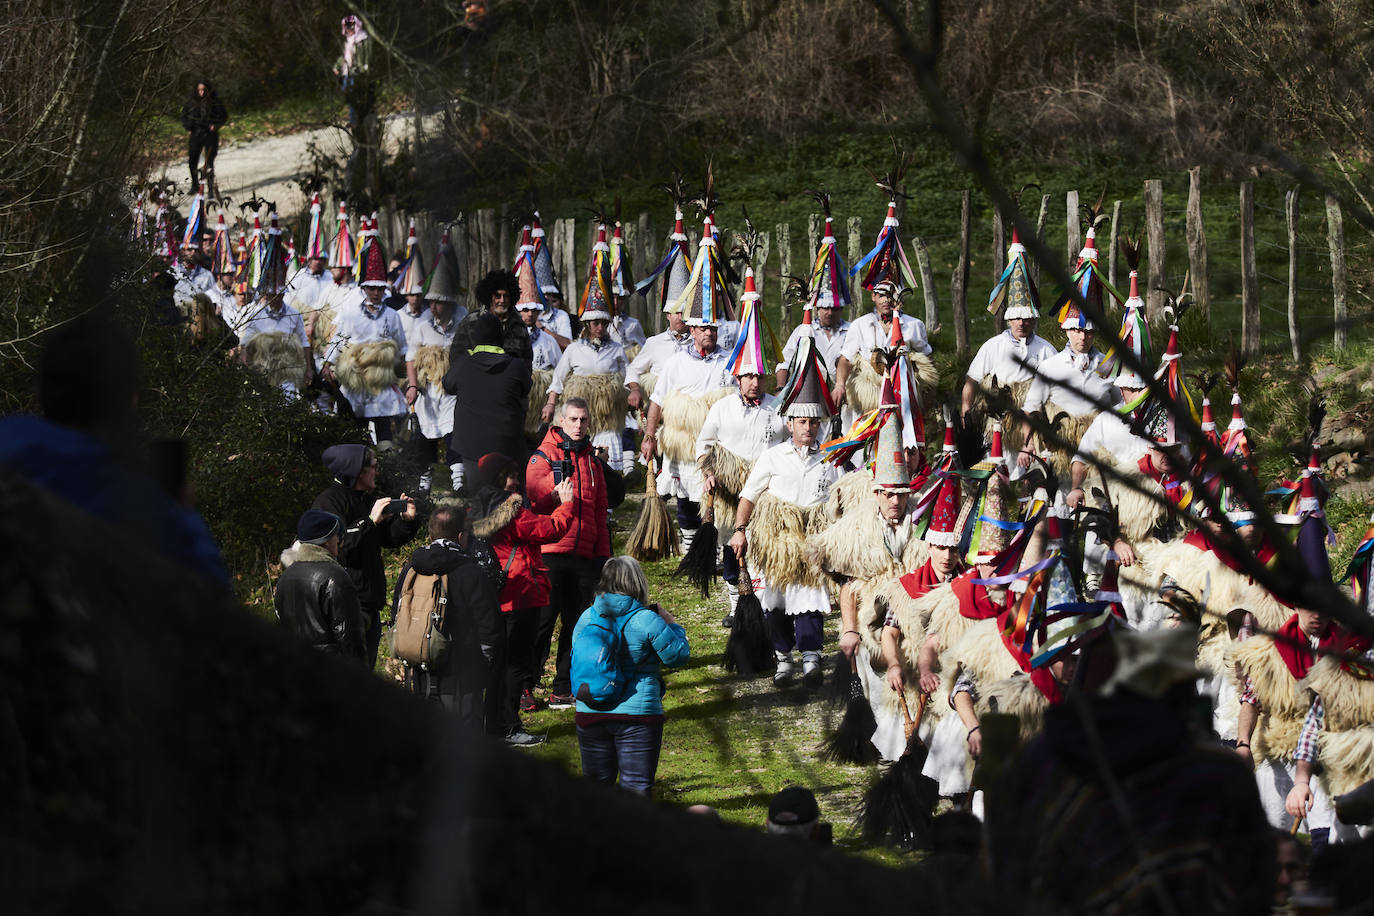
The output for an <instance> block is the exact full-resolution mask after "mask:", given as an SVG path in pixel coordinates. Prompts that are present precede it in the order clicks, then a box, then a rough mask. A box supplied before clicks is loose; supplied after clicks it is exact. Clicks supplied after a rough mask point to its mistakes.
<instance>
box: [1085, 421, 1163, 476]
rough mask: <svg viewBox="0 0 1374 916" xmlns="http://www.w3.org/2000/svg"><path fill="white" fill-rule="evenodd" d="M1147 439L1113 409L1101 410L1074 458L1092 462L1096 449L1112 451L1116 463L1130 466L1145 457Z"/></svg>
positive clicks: (1109, 452)
mask: <svg viewBox="0 0 1374 916" xmlns="http://www.w3.org/2000/svg"><path fill="white" fill-rule="evenodd" d="M1149 450H1150V443H1149V442H1148V441H1147V440H1145V439H1142V438H1141V437H1139V436H1137V435H1135V434H1134V433H1132V432H1131V425H1130V423H1129V422H1128V421H1127V420H1126V419H1125V418H1123V417H1122V416H1121V415H1120V414H1119V413H1117V412H1116V411H1115V410H1104V411H1102V412H1101V413H1100V414H1098V415H1097V417H1096V419H1094V420H1093V422H1092V425H1090V426H1089V427H1088V430H1087V432H1085V433H1083V441H1081V442H1079V443H1078V451H1077V452H1076V453H1075V454H1074V456H1073V460H1074V461H1078V462H1082V463H1083V464H1087V465H1091V464H1093V463H1094V462H1095V461H1096V460H1097V459H1096V458H1095V457H1094V456H1095V455H1096V453H1097V452H1099V451H1104V452H1106V453H1107V454H1109V455H1111V456H1112V457H1113V458H1114V459H1115V460H1116V463H1117V464H1118V465H1123V466H1129V465H1132V464H1135V463H1136V462H1138V461H1139V460H1140V459H1141V458H1143V457H1145V453H1146V452H1147V451H1149Z"/></svg>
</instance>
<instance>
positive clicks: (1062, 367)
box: [998, 346, 1120, 417]
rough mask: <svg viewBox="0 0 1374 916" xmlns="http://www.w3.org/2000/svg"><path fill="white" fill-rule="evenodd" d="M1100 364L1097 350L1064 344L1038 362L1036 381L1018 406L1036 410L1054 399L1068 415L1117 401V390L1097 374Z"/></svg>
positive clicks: (1094, 409) (1100, 408)
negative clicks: (1075, 348) (1083, 350)
mask: <svg viewBox="0 0 1374 916" xmlns="http://www.w3.org/2000/svg"><path fill="white" fill-rule="evenodd" d="M1101 364H1102V353H1101V352H1100V351H1099V350H1096V349H1093V350H1090V351H1088V352H1087V353H1083V354H1079V353H1074V352H1073V350H1072V349H1071V348H1070V347H1068V346H1065V347H1064V349H1062V350H1060V351H1059V352H1058V353H1056V354H1054V355H1053V356H1051V357H1050V358H1048V359H1044V360H1041V361H1040V364H1039V366H1037V375H1036V377H1035V381H1033V382H1031V386H1030V390H1029V391H1027V392H1026V402H1025V403H1024V404H1022V405H1021V406H1022V407H1023V408H1024V409H1025V410H1026V411H1032V410H1039V409H1040V408H1041V407H1044V406H1045V404H1046V403H1047V402H1053V403H1054V404H1055V406H1057V407H1059V408H1060V409H1062V410H1065V411H1068V413H1069V414H1070V415H1071V416H1075V417H1081V416H1083V415H1084V414H1090V413H1096V412H1097V411H1099V410H1102V409H1103V408H1104V406H1108V405H1114V404H1116V403H1117V401H1118V400H1119V394H1120V391H1119V389H1118V388H1117V387H1116V385H1114V384H1112V382H1111V381H1110V380H1109V379H1105V378H1103V377H1102V376H1100V375H1098V374H1097V367H1098V366H1099V365H1101ZM998 378H999V379H1000V378H1001V376H998Z"/></svg>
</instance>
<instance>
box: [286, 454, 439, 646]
mask: <svg viewBox="0 0 1374 916" xmlns="http://www.w3.org/2000/svg"><path fill="white" fill-rule="evenodd" d="M323 458H324V466H325V467H327V468H329V472H330V473H331V474H333V475H334V482H333V483H332V484H330V485H329V488H328V489H326V490H325V491H324V492H323V493H321V494H320V495H319V496H317V497H315V504H314V506H313V507H312V508H315V509H323V510H324V511H326V512H332V513H334V514H335V515H337V516H338V517H339V518H341V519H343V524H344V530H343V534H342V535H340V538H339V563H340V564H341V565H342V566H343V568H344V569H346V570H348V575H349V576H350V577H351V578H352V579H353V584H354V585H355V586H356V587H357V589H358V606H359V607H360V608H362V612H363V616H364V617H365V618H366V630H365V633H366V636H365V641H366V645H367V655H366V659H367V661H368V663H369V664H370V665H376V664H377V646H378V645H379V644H380V643H381V641H382V615H381V611H382V606H383V605H384V604H386V599H387V594H386V570H385V569H384V568H383V567H382V548H383V547H400V546H402V545H403V544H406V543H407V542H409V541H410V539H411V538H413V537H415V531H416V529H418V528H419V527H420V525H419V521H418V520H417V519H416V509H415V503H414V501H413V500H407V504H406V507H405V509H404V511H400V512H397V511H395V510H394V509H393V508H392V507H391V504H392V499H391V498H390V497H387V496H383V497H381V498H380V499H378V498H375V497H373V496H371V495H369V494H370V493H371V491H372V488H373V487H375V486H376V485H377V456H376V455H374V454H373V453H372V449H370V448H368V447H367V446H365V445H331V446H330V447H329V448H327V449H325V450H324V455H323ZM400 498H401V499H407V497H406V495H405V494H404V493H402V494H401V497H400Z"/></svg>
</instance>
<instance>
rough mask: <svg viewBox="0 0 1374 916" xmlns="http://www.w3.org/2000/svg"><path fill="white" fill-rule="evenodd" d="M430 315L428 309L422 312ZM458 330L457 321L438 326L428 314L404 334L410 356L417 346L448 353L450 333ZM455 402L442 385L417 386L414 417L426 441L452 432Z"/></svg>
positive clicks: (456, 399) (451, 342)
mask: <svg viewBox="0 0 1374 916" xmlns="http://www.w3.org/2000/svg"><path fill="white" fill-rule="evenodd" d="M425 314H426V315H429V310H428V309H426V310H425ZM457 330H458V321H457V319H454V320H453V321H450V322H449V325H448V327H447V328H441V327H438V326H437V324H436V323H435V321H434V317H433V316H432V315H431V316H430V317H428V318H426V319H425V320H424V321H422V322H419V323H417V324H416V325H415V327H414V330H413V332H411V331H407V332H406V341H407V342H408V343H409V344H410V357H411V358H412V359H413V358H414V356H415V351H416V350H418V349H419V348H420V347H443V348H444V349H445V350H447V349H448V348H449V347H450V346H451V345H452V344H453V334H454V332H455V331H457ZM457 401H458V396H457V395H456V394H446V393H445V392H444V388H443V386H442V385H440V386H438V387H435V386H432V385H424V384H422V385H421V386H420V397H419V398H418V399H417V400H416V401H415V418H416V419H417V420H419V421H420V432H422V433H424V436H425V438H426V439H438V438H440V437H441V436H446V435H448V434H449V433H451V432H453V407H454V405H455V404H456V403H457Z"/></svg>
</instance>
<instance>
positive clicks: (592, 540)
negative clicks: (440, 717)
mask: <svg viewBox="0 0 1374 916" xmlns="http://www.w3.org/2000/svg"><path fill="white" fill-rule="evenodd" d="M589 426H590V419H589V414H588V410H587V402H586V401H583V400H581V399H580V398H569V399H568V400H567V401H565V402H564V404H563V420H562V425H560V426H554V427H550V429H549V431H548V433H547V434H546V435H545V436H544V441H543V442H542V443H540V445H539V449H538V451H536V452H535V454H534V455H532V456H531V457H530V460H529V465H528V466H527V467H526V469H525V494H526V495H527V496H528V497H529V500H530V506H531V508H533V509H534V511H535V512H538V513H539V514H541V515H548V514H551V513H552V512H553V511H554V510H555V509H556V508H557V506H558V497H557V496H556V495H555V492H554V491H555V489H556V488H557V487H558V485H559V484H560V483H562V482H563V481H564V480H572V481H573V483H574V488H573V498H572V503H573V505H574V507H575V508H574V510H573V513H574V515H575V520H574V521H573V524H572V527H571V528H570V529H569V530H568V533H567V534H565V535H564V536H563V537H562V538H560V539H559V540H558V541H556V542H555V543H552V544H545V545H544V548H543V549H544V562H545V563H546V564H548V567H549V583H550V585H551V586H552V589H551V598H550V602H549V605H548V606H547V607H546V608H545V609H544V614H543V617H542V619H541V620H540V622H539V635H538V641H537V645H538V651H537V652H536V653H535V662H536V664H535V666H534V672H535V677H536V678H537V677H538V672H540V671H542V670H543V667H544V660H545V659H547V658H548V655H549V649H550V646H551V645H552V643H553V629H554V624H555V623H559V624H560V626H561V631H560V633H559V635H558V655H557V662H556V665H557V667H556V669H555V673H554V677H553V684H552V685H551V686H550V696H549V708H550V709H570V708H571V707H572V706H573V696H572V683H571V680H570V678H569V665H570V662H571V660H572V631H573V627H574V626H575V625H576V624H577V619H578V617H580V616H581V615H582V612H583V611H584V610H586V609H587V608H588V607H589V606H590V605H591V603H592V592H593V591H594V590H595V588H596V583H597V579H598V578H599V577H600V576H601V567H602V566H604V565H605V564H606V560H607V559H608V558H609V557H610V555H611V532H610V527H609V523H608V521H607V497H606V478H605V474H604V473H603V471H602V465H601V462H600V461H598V460H597V459H596V455H595V453H594V452H593V451H592V442H591V438H590V437H589V436H588V435H587V431H588V428H589ZM531 687H533V685H531Z"/></svg>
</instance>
